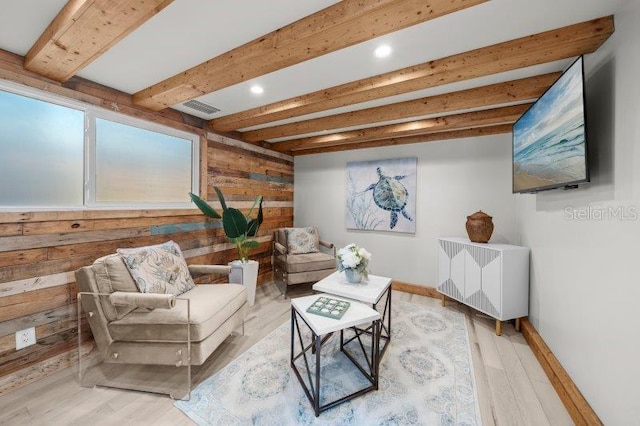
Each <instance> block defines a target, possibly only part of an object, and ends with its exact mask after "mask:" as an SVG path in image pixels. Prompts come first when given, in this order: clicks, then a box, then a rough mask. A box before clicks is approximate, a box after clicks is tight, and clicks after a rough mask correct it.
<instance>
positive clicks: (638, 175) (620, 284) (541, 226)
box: [517, 0, 640, 425]
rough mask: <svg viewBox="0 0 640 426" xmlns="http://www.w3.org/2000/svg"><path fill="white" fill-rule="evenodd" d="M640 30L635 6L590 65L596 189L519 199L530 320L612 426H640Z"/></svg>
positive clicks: (639, 9)
mask: <svg viewBox="0 0 640 426" xmlns="http://www.w3.org/2000/svg"><path fill="white" fill-rule="evenodd" d="M639 22H640V2H638V1H637V0H630V1H628V2H627V3H626V6H625V8H624V9H623V10H621V11H620V12H619V13H617V14H616V15H615V25H616V31H615V33H614V35H613V36H612V37H611V38H610V39H609V40H608V41H607V42H606V43H605V45H603V46H602V47H601V48H600V49H599V50H598V51H597V52H596V53H594V54H592V55H589V56H588V57H587V58H586V60H585V65H586V70H585V71H586V75H587V88H586V90H587V104H588V108H587V113H588V128H587V130H588V131H589V134H588V143H589V144H590V149H589V154H590V155H591V158H590V163H591V164H592V166H593V168H592V183H591V184H590V185H587V186H585V187H584V189H579V190H576V191H552V192H549V193H540V194H538V195H523V196H518V197H517V217H518V222H519V225H518V228H519V231H520V233H521V238H520V241H519V242H520V243H521V244H522V245H525V246H529V247H531V253H532V259H531V261H532V263H531V267H532V270H531V274H532V275H531V292H530V293H531V301H530V319H531V321H532V323H533V324H534V326H535V327H536V329H537V330H538V331H539V333H540V334H541V335H542V337H543V339H544V340H545V342H546V343H547V344H548V345H549V347H550V348H551V350H552V351H553V353H554V354H555V355H556V356H557V357H558V359H559V360H560V363H561V364H562V365H563V366H564V368H565V369H566V370H567V371H568V373H569V375H570V376H571V378H572V379H573V381H574V382H575V383H576V384H577V386H578V388H579V389H580V390H581V391H582V393H583V394H584V396H585V397H586V399H587V401H589V403H590V404H591V406H592V407H593V408H594V410H595V411H596V413H597V414H598V415H599V417H600V418H601V419H602V420H603V421H604V423H605V424H607V425H627V424H635V425H638V424H640V396H639V393H638V390H637V387H638V383H640V332H639V331H638V330H639V327H640V322H639V321H638V319H639V317H638V314H637V312H638V310H639V309H640V305H639V303H640V250H638V247H639V242H640V241H639V239H640V217H639V216H637V215H640V145H639V138H640V25H638V23H639ZM566 208H572V209H582V210H584V211H586V213H584V214H587V215H590V219H586V220H575V219H574V220H572V218H571V216H572V212H571V213H568V212H566V211H565V209H566ZM589 208H591V209H592V210H591V213H589V210H588V209H589ZM609 208H612V209H613V210H612V211H609V210H608V209H609ZM600 209H604V213H602V210H600ZM617 209H619V210H617ZM616 212H617V213H618V214H619V215H620V214H626V215H627V220H625V219H622V218H621V217H620V216H618V217H615V213H616ZM634 212H635V213H636V214H637V215H634ZM573 216H574V217H575V215H573ZM600 217H602V218H600Z"/></svg>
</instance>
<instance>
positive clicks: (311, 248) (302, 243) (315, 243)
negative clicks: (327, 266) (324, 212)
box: [285, 227, 320, 254]
mask: <svg viewBox="0 0 640 426" xmlns="http://www.w3.org/2000/svg"><path fill="white" fill-rule="evenodd" d="M285 233H286V234H287V252H289V254H306V253H317V252H319V251H320V246H319V242H320V237H319V236H318V230H317V229H316V228H312V227H309V228H286V229H285Z"/></svg>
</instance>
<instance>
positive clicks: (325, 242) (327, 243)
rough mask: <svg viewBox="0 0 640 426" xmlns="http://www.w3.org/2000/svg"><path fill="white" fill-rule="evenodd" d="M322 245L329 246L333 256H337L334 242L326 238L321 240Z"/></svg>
mask: <svg viewBox="0 0 640 426" xmlns="http://www.w3.org/2000/svg"><path fill="white" fill-rule="evenodd" d="M320 245H321V246H322V247H326V248H328V249H329V250H330V251H331V252H333V257H336V246H335V245H333V243H330V242H328V241H325V240H320Z"/></svg>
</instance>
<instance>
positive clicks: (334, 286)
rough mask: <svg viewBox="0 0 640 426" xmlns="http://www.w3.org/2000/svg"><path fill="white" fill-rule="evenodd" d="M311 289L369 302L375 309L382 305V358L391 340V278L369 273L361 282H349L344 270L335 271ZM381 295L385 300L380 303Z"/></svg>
mask: <svg viewBox="0 0 640 426" xmlns="http://www.w3.org/2000/svg"><path fill="white" fill-rule="evenodd" d="M313 289H314V290H315V291H320V292H323V293H329V294H332V295H336V296H341V297H345V298H347V299H350V300H356V301H359V302H363V303H367V304H370V305H371V306H372V307H373V309H375V310H378V306H379V305H382V306H384V308H383V310H382V312H381V316H382V318H381V321H380V323H381V325H382V328H381V330H380V331H381V333H380V339H382V340H384V344H383V346H382V347H381V348H380V358H382V356H383V355H384V353H385V351H386V350H387V345H389V342H390V341H391V278H388V277H381V276H378V275H371V274H369V277H368V278H367V279H364V280H363V281H362V282H361V283H359V284H351V283H349V282H348V281H347V278H346V277H345V274H344V272H337V271H336V272H334V273H333V274H331V275H329V276H328V277H326V278H324V279H323V280H320V281H318V282H317V283H315V284H314V285H313ZM383 297H385V300H384V301H382V302H383V303H382V304H381V303H380V302H381V300H382V298H383Z"/></svg>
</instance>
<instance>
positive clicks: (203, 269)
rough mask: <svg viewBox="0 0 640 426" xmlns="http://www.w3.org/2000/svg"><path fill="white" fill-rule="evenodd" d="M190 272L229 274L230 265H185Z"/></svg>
mask: <svg viewBox="0 0 640 426" xmlns="http://www.w3.org/2000/svg"><path fill="white" fill-rule="evenodd" d="M187 267H188V268H189V273H190V274H218V275H229V274H230V273H231V266H226V265H187Z"/></svg>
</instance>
